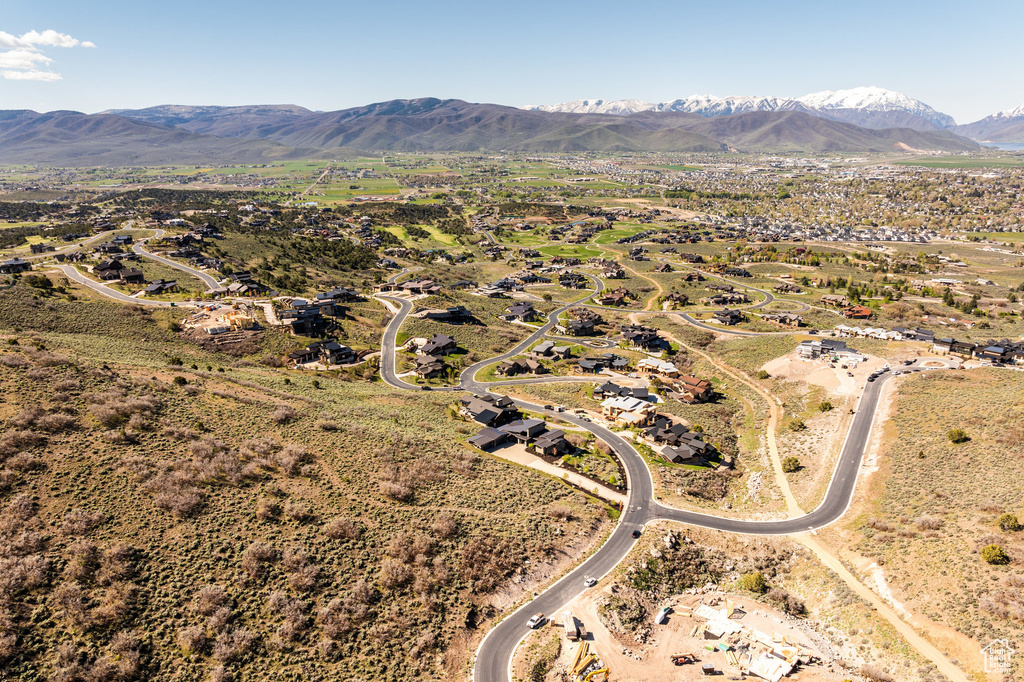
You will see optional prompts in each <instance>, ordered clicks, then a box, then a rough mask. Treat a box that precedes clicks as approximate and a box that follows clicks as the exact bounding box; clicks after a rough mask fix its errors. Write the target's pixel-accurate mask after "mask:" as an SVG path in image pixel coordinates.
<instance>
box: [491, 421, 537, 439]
mask: <svg viewBox="0 0 1024 682" xmlns="http://www.w3.org/2000/svg"><path fill="white" fill-rule="evenodd" d="M546 429H547V424H545V423H544V421H543V420H542V419H517V420H516V421H514V422H509V423H508V424H505V425H503V426H500V427H498V430H499V431H501V432H502V433H505V434H507V435H508V436H509V437H510V438H514V439H515V440H517V441H519V442H520V443H522V444H526V443H528V442H530V441H531V440H533V439H535V438H537V437H538V436H540V435H541V434H542V433H544V431H545V430H546Z"/></svg>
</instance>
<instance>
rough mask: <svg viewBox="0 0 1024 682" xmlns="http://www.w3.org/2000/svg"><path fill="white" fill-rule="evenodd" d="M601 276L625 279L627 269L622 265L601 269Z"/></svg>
mask: <svg viewBox="0 0 1024 682" xmlns="http://www.w3.org/2000/svg"><path fill="white" fill-rule="evenodd" d="M601 277H603V278H604V279H625V277H626V271H625V270H623V269H622V268H621V267H618V266H612V267H608V268H605V269H603V270H601Z"/></svg>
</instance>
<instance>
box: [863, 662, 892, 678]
mask: <svg viewBox="0 0 1024 682" xmlns="http://www.w3.org/2000/svg"><path fill="white" fill-rule="evenodd" d="M860 674H861V675H863V676H864V677H866V678H868V679H869V680H871V682H893V678H892V675H890V674H889V673H887V672H885V671H884V670H882V669H881V668H876V667H875V666H873V665H865V666H863V667H862V668H861V669H860Z"/></svg>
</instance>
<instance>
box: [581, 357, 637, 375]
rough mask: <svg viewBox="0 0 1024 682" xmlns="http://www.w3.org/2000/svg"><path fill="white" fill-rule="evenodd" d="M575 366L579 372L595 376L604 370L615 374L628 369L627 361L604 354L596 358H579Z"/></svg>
mask: <svg viewBox="0 0 1024 682" xmlns="http://www.w3.org/2000/svg"><path fill="white" fill-rule="evenodd" d="M577 364H578V365H579V368H580V371H581V372H584V373H587V374H597V373H598V372H601V371H602V370H605V369H608V370H612V371H615V372H622V371H625V370H626V369H629V360H627V359H626V358H624V357H622V356H619V355H615V354H614V353H605V354H604V355H600V356H598V357H596V358H580V360H579V363H577Z"/></svg>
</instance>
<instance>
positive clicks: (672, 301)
mask: <svg viewBox="0 0 1024 682" xmlns="http://www.w3.org/2000/svg"><path fill="white" fill-rule="evenodd" d="M661 300H662V302H663V303H668V304H669V305H671V306H673V307H682V306H684V305H686V304H687V303H689V302H690V297H689V296H687V295H686V294H680V293H679V292H676V291H673V292H671V293H668V294H665V296H663V297H662V299H661Z"/></svg>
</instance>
